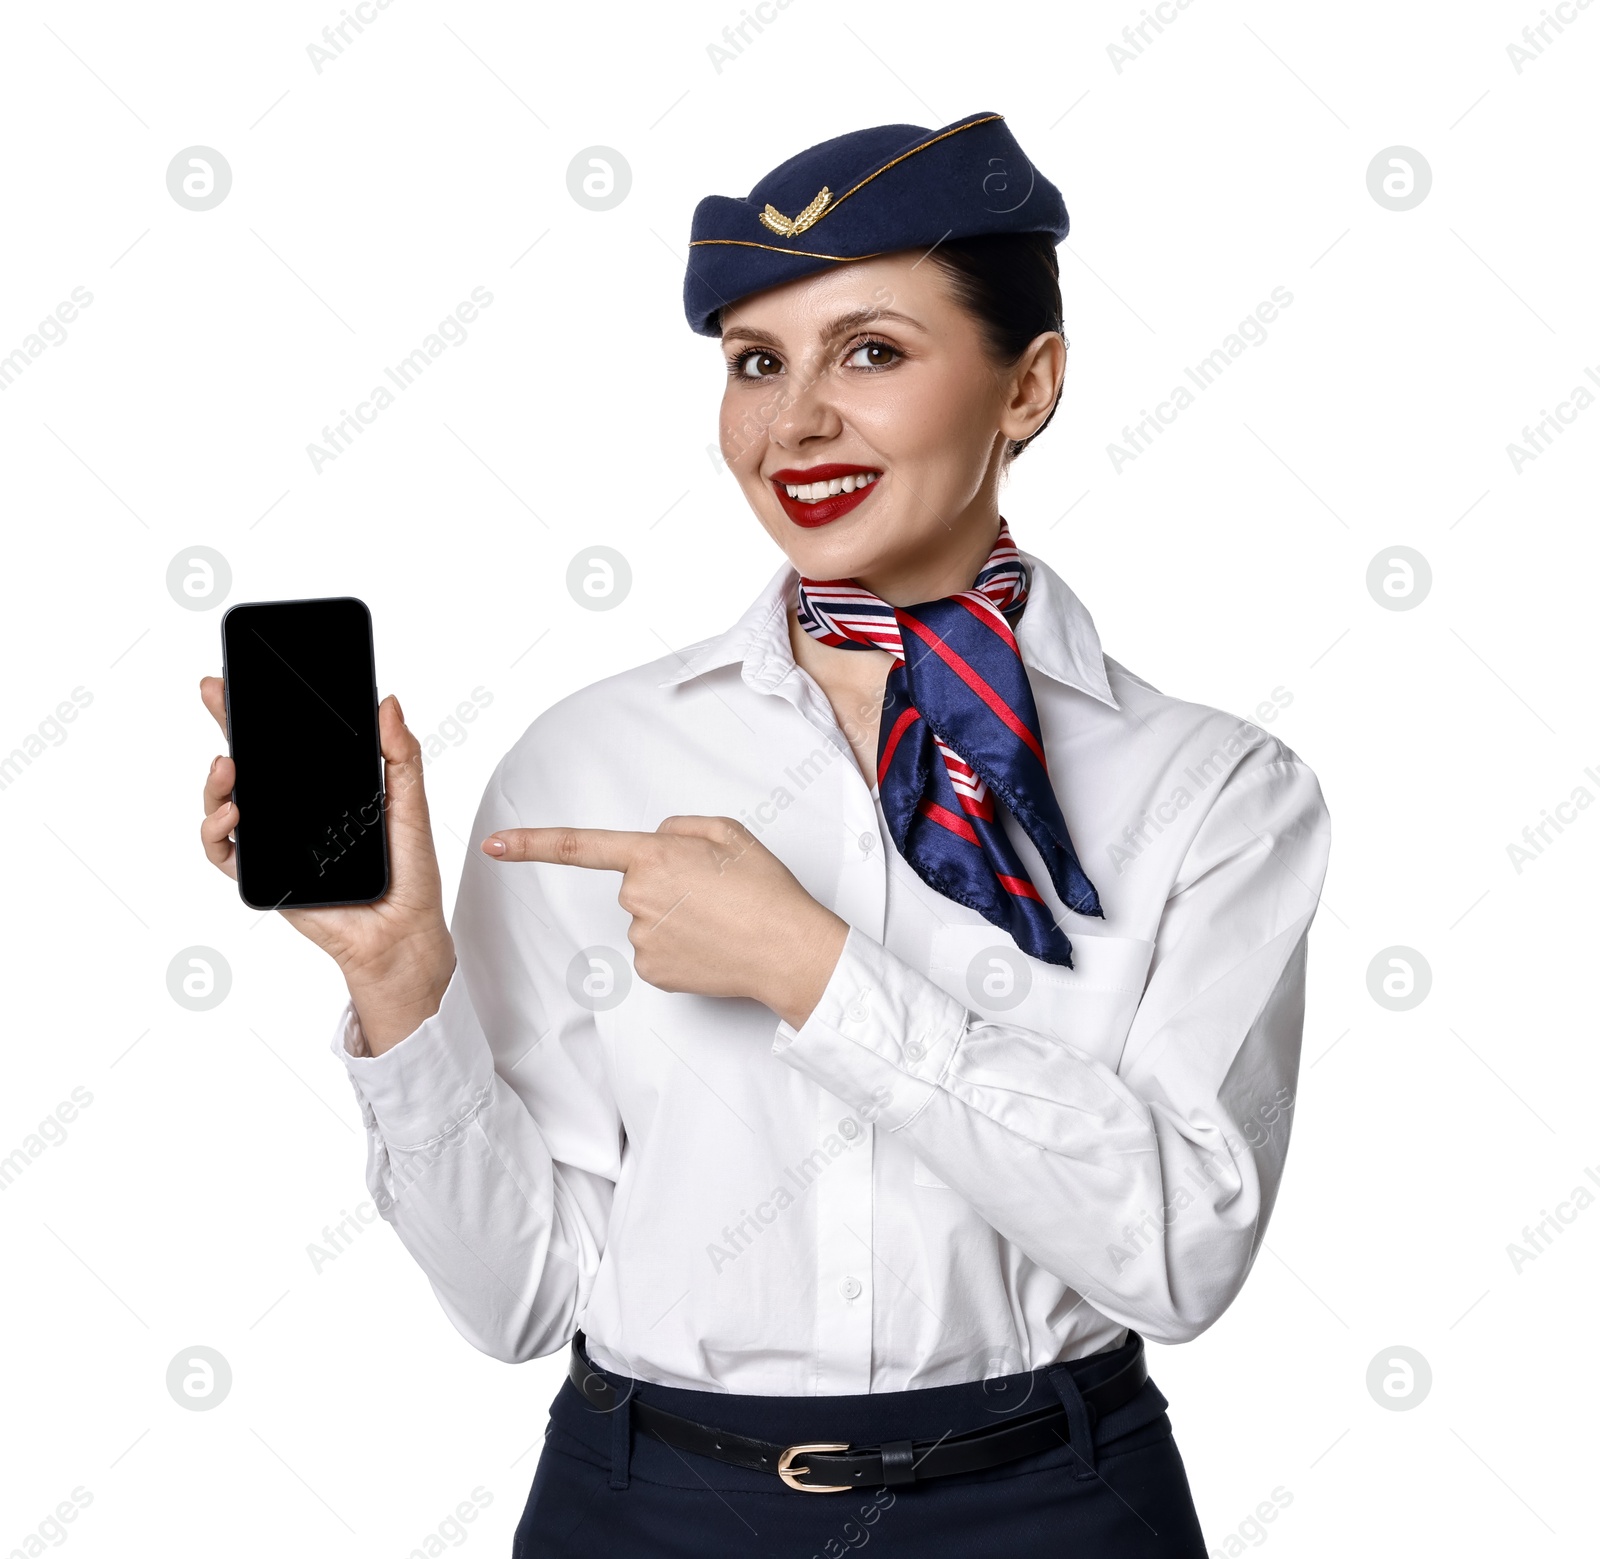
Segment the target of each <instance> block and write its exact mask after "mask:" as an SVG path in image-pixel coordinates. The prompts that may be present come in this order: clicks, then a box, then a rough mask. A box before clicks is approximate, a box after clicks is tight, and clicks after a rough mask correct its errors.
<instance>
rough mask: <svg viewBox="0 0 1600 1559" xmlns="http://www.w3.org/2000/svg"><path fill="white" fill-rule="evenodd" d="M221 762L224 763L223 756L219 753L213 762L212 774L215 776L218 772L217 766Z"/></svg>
mask: <svg viewBox="0 0 1600 1559" xmlns="http://www.w3.org/2000/svg"><path fill="white" fill-rule="evenodd" d="M221 762H222V754H221V753H220V752H219V753H218V754H217V755H216V757H215V758H213V759H212V760H211V772H212V773H213V774H215V773H216V772H217V765H218V764H219V763H221Z"/></svg>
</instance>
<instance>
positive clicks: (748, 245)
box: [689, 238, 889, 262]
mask: <svg viewBox="0 0 1600 1559" xmlns="http://www.w3.org/2000/svg"><path fill="white" fill-rule="evenodd" d="M701 244H732V245H733V246H734V247H735V248H737V249H770V250H771V251H772V253H773V254H794V255H799V256H800V257H801V258H802V259H806V260H838V261H841V262H843V261H845V260H875V259H877V257H878V256H879V255H880V254H887V253H888V252H889V251H888V250H887V249H874V250H873V251H872V253H871V254H818V253H817V252H816V250H814V249H780V248H779V247H778V246H777V245H776V244H758V243H755V242H753V241H752V240H751V239H748V238H691V239H690V240H689V247H690V248H691V249H698V248H699V247H700V245H701Z"/></svg>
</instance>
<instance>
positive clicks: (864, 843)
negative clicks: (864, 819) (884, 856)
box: [860, 834, 878, 855]
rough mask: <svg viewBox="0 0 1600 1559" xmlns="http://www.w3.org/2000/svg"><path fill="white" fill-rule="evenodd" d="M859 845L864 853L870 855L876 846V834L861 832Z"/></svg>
mask: <svg viewBox="0 0 1600 1559" xmlns="http://www.w3.org/2000/svg"><path fill="white" fill-rule="evenodd" d="M860 845H861V848H862V850H863V851H864V852H865V853H866V854H868V855H871V854H872V852H873V851H874V850H875V849H876V848H877V846H878V836H877V835H876V834H862V836H861V839H860Z"/></svg>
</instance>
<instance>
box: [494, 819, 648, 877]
mask: <svg viewBox="0 0 1600 1559" xmlns="http://www.w3.org/2000/svg"><path fill="white" fill-rule="evenodd" d="M650 837H651V836H650V835H649V834H641V833H634V832H631V831H629V830H627V829H617V828H502V829H501V830H500V831H499V832H498V833H495V834H491V835H490V836H489V837H488V838H487V839H485V840H484V841H483V846H482V848H483V852H484V854H486V855H492V856H494V857H495V858H496V859H497V860H501V861H549V862H551V863H552V864H553V865H556V866H586V867H589V868H591V869H593V870H595V871H603V872H625V871H627V869H628V868H629V867H630V866H632V865H633V864H634V862H635V861H637V860H638V858H639V853H640V849H641V846H642V844H643V841H645V840H647V839H649V838H650ZM496 845H498V846H499V847H500V848H498V849H496V848H495V846H496Z"/></svg>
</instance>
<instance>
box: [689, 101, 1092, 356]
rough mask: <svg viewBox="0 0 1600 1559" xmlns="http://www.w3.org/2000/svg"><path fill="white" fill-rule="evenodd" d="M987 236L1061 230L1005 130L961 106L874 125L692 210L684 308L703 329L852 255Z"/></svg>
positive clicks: (1058, 216) (996, 117) (1060, 217)
mask: <svg viewBox="0 0 1600 1559" xmlns="http://www.w3.org/2000/svg"><path fill="white" fill-rule="evenodd" d="M985 233H1049V234H1050V235H1051V237H1053V238H1054V239H1055V241H1056V242H1057V243H1060V242H1061V240H1062V239H1063V238H1065V237H1066V236H1067V208H1066V205H1065V203H1064V202H1063V201H1062V199H1061V191H1060V190H1058V189H1057V188H1056V187H1055V185H1054V184H1052V183H1051V182H1050V181H1049V180H1048V179H1047V178H1045V177H1044V175H1043V174H1041V173H1040V172H1039V171H1038V170H1037V169H1036V168H1035V167H1034V166H1033V164H1032V163H1031V162H1029V161H1028V159H1027V157H1026V156H1025V155H1024V153H1023V150H1022V148H1021V147H1020V146H1018V145H1017V141H1016V137H1015V136H1013V135H1012V133H1011V132H1010V130H1008V129H1007V128H1006V122H1005V116H1004V115H1003V114H969V115H968V116H967V117H966V118H965V119H959V120H957V121H956V122H955V123H954V124H952V125H946V126H945V128H944V129H942V130H925V129H923V128H922V127H921V126H920V125H878V126H877V127H875V128H874V129H871V130H853V131H851V133H850V134H849V135H841V136H836V137H835V138H834V139H833V140H831V141H823V142H821V143H820V144H819V145H816V146H812V147H809V148H807V149H806V150H805V151H803V152H801V153H800V154H799V155H798V156H795V157H791V158H790V159H789V160H788V161H787V162H785V163H782V164H780V165H779V166H778V167H776V168H774V169H773V170H772V172H771V173H769V174H767V175H766V177H765V178H763V179H761V180H759V181H758V182H757V184H756V187H755V188H754V189H753V190H751V191H750V193H749V194H748V195H747V196H745V197H744V199H742V200H739V199H735V198H734V197H732V196H730V195H707V196H706V198H705V199H704V200H702V201H701V202H700V204H699V205H698V206H696V207H695V211H694V225H693V228H692V229H691V231H690V234H689V267H688V273H687V275H686V276H685V278H684V283H683V308H684V312H685V313H686V314H687V315H688V317H689V325H690V327H691V328H692V329H694V330H696V331H698V332H699V333H700V334H701V335H703V336H714V335H717V334H718V333H719V331H718V327H717V311H718V310H719V309H721V308H723V307H724V306H725V305H726V304H729V303H732V302H733V301H734V300H735V299H738V298H742V297H746V296H748V295H749V294H750V293H752V292H760V291H761V290H762V289H763V288H765V287H776V286H777V285H778V284H779V283H780V282H787V281H794V280H795V279H796V278H797V277H800V276H809V275H811V274H812V273H813V272H815V271H824V270H828V269H829V268H830V267H832V266H835V265H839V264H843V263H846V262H848V261H850V260H865V259H870V258H871V257H872V256H874V255H879V254H889V253H892V252H894V251H895V250H899V249H931V248H933V246H934V245H935V244H938V243H942V242H943V241H944V240H945V239H948V238H976V237H979V236H980V235H982V234H985Z"/></svg>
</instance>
